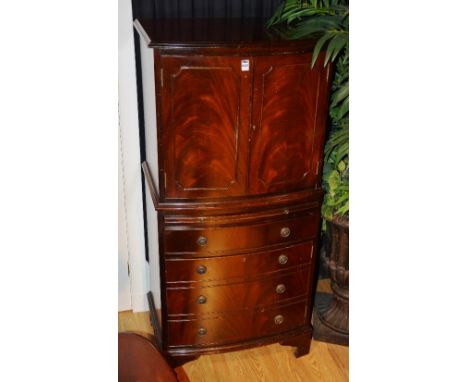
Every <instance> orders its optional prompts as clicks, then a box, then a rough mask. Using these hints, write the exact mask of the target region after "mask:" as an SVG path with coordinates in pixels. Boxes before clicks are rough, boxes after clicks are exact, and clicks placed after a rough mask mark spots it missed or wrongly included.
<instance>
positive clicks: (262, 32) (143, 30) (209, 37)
mask: <svg viewBox="0 0 468 382" xmlns="http://www.w3.org/2000/svg"><path fill="white" fill-rule="evenodd" d="M265 23H266V20H265V19H255V18H251V19H156V20H138V19H135V22H134V25H135V28H136V29H137V30H138V32H139V34H140V36H142V37H143V39H144V40H145V42H146V44H147V45H148V47H150V48H157V49H159V50H160V51H161V52H162V53H166V54H187V53H192V54H206V55H209V54H211V53H213V54H216V55H219V54H223V53H226V54H230V55H232V54H233V53H234V52H237V53H238V54H244V55H245V54H251V55H255V54H291V53H304V52H310V51H312V49H313V48H314V45H315V43H316V41H317V40H316V39H304V40H285V39H282V38H281V36H280V35H279V32H278V31H275V30H273V29H270V30H267V29H266V28H265Z"/></svg>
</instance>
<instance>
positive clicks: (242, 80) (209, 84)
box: [157, 56, 251, 199]
mask: <svg viewBox="0 0 468 382" xmlns="http://www.w3.org/2000/svg"><path fill="white" fill-rule="evenodd" d="M246 59H248V60H249V64H250V65H249V66H251V59H250V58H249V57H217V56H191V57H178V56H162V57H161V72H160V73H157V74H158V75H160V76H161V78H160V84H159V86H160V91H161V93H162V97H161V100H162V105H161V107H162V112H163V115H162V120H163V126H162V135H163V144H164V147H165V150H164V154H163V155H164V171H165V174H164V179H162V180H163V182H164V184H165V189H164V191H165V192H164V195H165V198H169V199H171V198H173V199H179V198H180V199H184V198H204V197H207V198H217V197H227V196H235V195H242V194H244V193H245V192H246V183H247V158H248V154H247V147H248V131H249V125H248V124H249V104H250V97H251V91H250V89H251V87H250V84H251V71H250V70H248V71H246V70H245V68H244V70H242V68H241V65H242V60H246ZM244 66H245V61H244Z"/></svg>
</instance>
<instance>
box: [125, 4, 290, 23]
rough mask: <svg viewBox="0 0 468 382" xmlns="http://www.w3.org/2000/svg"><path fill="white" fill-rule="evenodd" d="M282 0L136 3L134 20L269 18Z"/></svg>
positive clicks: (134, 5)
mask: <svg viewBox="0 0 468 382" xmlns="http://www.w3.org/2000/svg"><path fill="white" fill-rule="evenodd" d="M281 2H282V0H132V4H133V17H134V18H151V19H158V18H175V17H176V18H238V17H240V18H251V17H260V18H269V17H271V15H272V14H273V12H274V11H275V9H276V7H277V6H278V5H279V4H280V3H281Z"/></svg>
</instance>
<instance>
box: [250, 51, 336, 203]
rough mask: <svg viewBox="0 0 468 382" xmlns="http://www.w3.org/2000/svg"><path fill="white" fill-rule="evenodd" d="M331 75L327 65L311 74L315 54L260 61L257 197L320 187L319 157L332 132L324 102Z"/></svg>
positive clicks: (253, 185)
mask: <svg viewBox="0 0 468 382" xmlns="http://www.w3.org/2000/svg"><path fill="white" fill-rule="evenodd" d="M327 71H328V67H327V68H323V60H322V59H319V60H318V62H317V64H316V65H315V66H314V68H313V69H311V67H310V55H309V54H305V55H295V56H292V57H281V58H279V57H271V56H263V57H262V56H261V57H256V58H255V74H254V98H253V122H252V123H253V126H252V133H251V159H250V192H251V193H253V194H258V193H267V192H288V191H293V190H298V189H303V188H307V187H314V186H316V185H319V176H318V175H319V173H320V165H321V163H320V161H318V160H316V159H318V158H315V157H314V156H313V154H314V146H315V145H316V142H315V140H316V139H317V136H318V138H319V139H323V134H324V132H325V129H326V115H327V107H326V104H323V103H319V100H320V99H322V98H323V97H324V96H325V97H326V94H322V93H323V90H324V88H323V83H327V76H326V75H325V74H324V73H326V72H327ZM325 90H326V89H325ZM319 116H320V121H319V122H320V123H317V120H318V117H319ZM323 116H325V118H323Z"/></svg>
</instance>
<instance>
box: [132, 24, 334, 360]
mask: <svg viewBox="0 0 468 382" xmlns="http://www.w3.org/2000/svg"><path fill="white" fill-rule="evenodd" d="M263 25H264V21H263V20H158V21H155V22H153V21H142V20H136V21H135V28H136V29H137V31H138V32H139V34H140V46H141V49H140V51H141V66H142V67H141V70H142V86H143V106H144V116H143V117H144V120H145V144H146V161H145V162H144V163H143V166H142V167H143V172H144V175H145V178H146V184H147V193H146V194H147V195H146V206H147V208H146V209H147V227H148V251H149V257H150V262H149V266H150V276H151V291H150V292H149V293H148V299H149V305H150V311H151V322H152V325H153V327H154V330H155V334H156V336H157V340H158V345H159V347H160V349H161V351H162V352H163V353H164V354H165V355H166V356H167V357H168V358H169V359H170V360H171V362H172V363H173V365H174V366H176V365H180V364H182V363H184V362H187V361H189V360H191V359H193V358H196V357H198V356H199V355H201V354H207V353H212V352H221V351H230V350H237V349H243V348H247V347H251V346H259V345H264V344H268V343H273V342H280V343H282V344H284V345H288V346H295V347H296V356H301V355H304V354H307V353H308V351H309V347H310V340H311V334H312V326H311V324H310V321H311V309H312V306H313V296H314V290H315V285H316V274H317V272H316V268H317V267H316V264H317V240H318V235H319V231H320V205H321V202H322V196H323V193H322V190H321V188H320V185H321V171H322V157H323V145H324V139H325V133H326V122H327V114H328V109H327V108H328V98H329V91H330V81H329V79H330V78H331V77H330V70H331V68H330V66H329V65H327V66H325V67H324V65H323V59H324V57H323V55H321V56H320V57H319V59H318V62H317V64H316V65H315V66H314V68H311V67H310V62H311V52H312V50H313V48H314V44H315V40H295V41H284V40H281V39H280V38H279V37H278V35H277V34H275V33H273V32H267V31H265V29H264V27H263Z"/></svg>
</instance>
